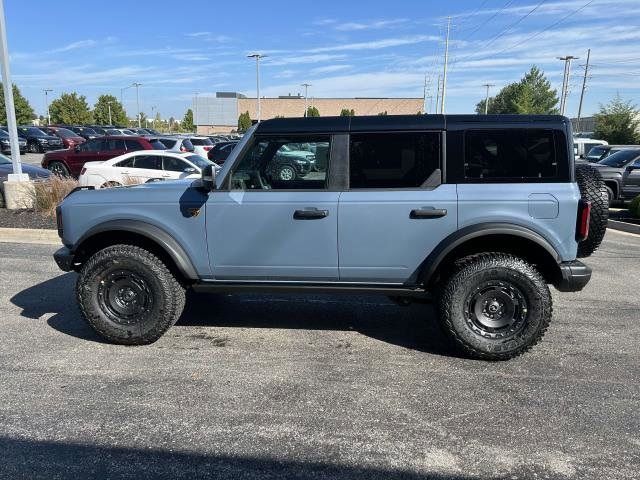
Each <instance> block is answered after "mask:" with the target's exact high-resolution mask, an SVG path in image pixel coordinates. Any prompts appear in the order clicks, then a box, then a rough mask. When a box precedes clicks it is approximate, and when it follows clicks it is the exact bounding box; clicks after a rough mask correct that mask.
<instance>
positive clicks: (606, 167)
mask: <svg viewBox="0 0 640 480" xmlns="http://www.w3.org/2000/svg"><path fill="white" fill-rule="evenodd" d="M593 166H594V167H596V168H597V169H598V171H599V172H600V175H602V178H603V180H604V183H605V185H606V186H607V193H608V194H609V203H612V202H615V201H620V200H632V199H633V198H634V197H635V196H636V195H638V194H640V191H638V188H640V184H638V174H639V173H640V172H636V171H635V170H636V169H637V168H640V147H638V148H627V149H624V150H619V151H617V152H616V153H614V154H613V155H609V156H608V157H606V158H604V159H603V160H600V161H599V162H598V163H594V164H593ZM630 167H632V168H630Z"/></svg>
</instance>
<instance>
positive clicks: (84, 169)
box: [80, 167, 87, 175]
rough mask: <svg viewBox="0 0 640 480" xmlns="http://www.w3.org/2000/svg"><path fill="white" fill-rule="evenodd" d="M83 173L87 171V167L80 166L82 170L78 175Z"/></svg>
mask: <svg viewBox="0 0 640 480" xmlns="http://www.w3.org/2000/svg"><path fill="white" fill-rule="evenodd" d="M85 173H87V169H86V168H84V167H82V170H80V175H84V174H85Z"/></svg>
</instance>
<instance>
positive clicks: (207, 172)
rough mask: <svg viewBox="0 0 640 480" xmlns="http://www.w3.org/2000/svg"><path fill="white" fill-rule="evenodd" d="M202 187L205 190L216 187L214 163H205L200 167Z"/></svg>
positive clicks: (208, 190)
mask: <svg viewBox="0 0 640 480" xmlns="http://www.w3.org/2000/svg"><path fill="white" fill-rule="evenodd" d="M202 188H204V189H205V190H206V191H207V192H210V191H211V190H215V188H216V168H215V165H207V166H206V167H204V168H203V169H202Z"/></svg>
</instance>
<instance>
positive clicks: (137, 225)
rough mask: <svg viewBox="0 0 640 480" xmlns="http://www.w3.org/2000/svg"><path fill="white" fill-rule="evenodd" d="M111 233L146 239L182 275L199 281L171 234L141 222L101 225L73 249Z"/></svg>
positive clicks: (116, 221)
mask: <svg viewBox="0 0 640 480" xmlns="http://www.w3.org/2000/svg"><path fill="white" fill-rule="evenodd" d="M109 232H130V233H135V234H138V235H141V236H143V237H146V238H147V239H148V240H151V241H152V242H154V243H155V244H157V245H158V246H159V247H160V248H162V249H163V250H164V251H165V252H166V253H167V255H169V257H170V258H171V259H172V260H173V262H174V263H175V265H176V267H177V268H178V270H179V271H180V273H181V274H182V275H183V276H184V277H185V278H186V279H189V280H198V279H199V278H200V276H199V275H198V273H197V271H196V269H195V267H194V266H193V262H192V261H191V258H189V255H188V254H187V252H186V251H185V250H184V248H182V246H181V245H180V244H179V243H178V242H177V241H176V239H175V238H173V237H172V236H171V235H170V234H169V233H167V232H166V231H165V230H163V229H162V228H160V227H157V226H156V225H153V224H151V223H147V222H143V221H140V220H110V221H108V222H104V223H100V224H98V225H96V226H94V227H92V228H90V229H89V230H87V232H85V234H84V235H82V237H80V239H79V240H78V241H77V242H76V243H75V245H74V246H73V247H72V248H71V251H73V252H76V251H77V250H78V248H81V247H82V244H83V243H84V242H86V241H87V240H89V239H90V238H92V237H95V236H96V235H99V234H101V233H109Z"/></svg>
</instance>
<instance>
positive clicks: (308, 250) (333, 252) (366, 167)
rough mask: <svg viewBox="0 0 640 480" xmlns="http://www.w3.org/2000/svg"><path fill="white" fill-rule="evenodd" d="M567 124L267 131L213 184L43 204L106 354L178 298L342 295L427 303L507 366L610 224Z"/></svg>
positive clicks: (140, 334) (391, 124)
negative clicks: (317, 162)
mask: <svg viewBox="0 0 640 480" xmlns="http://www.w3.org/2000/svg"><path fill="white" fill-rule="evenodd" d="M570 125H571V124H570V122H569V120H568V119H567V118H565V117H561V116H525V115H514V116H511V115H504V116H502V115H501V116H497V115H495V116H494V115H482V116H477V115H473V116H471V115H447V116H443V115H418V116H416V115H412V116H373V117H323V118H302V119H273V120H267V121H263V122H262V123H259V124H257V125H255V126H253V127H252V128H251V129H250V130H249V131H248V132H247V134H246V135H245V136H244V138H243V139H242V141H241V142H240V143H239V144H238V145H237V147H236V148H235V149H234V150H233V152H232V153H231V155H230V156H229V158H228V159H227V161H226V162H225V164H224V166H223V167H222V169H221V170H220V171H219V172H218V171H216V170H215V169H214V168H213V167H212V166H209V167H207V168H205V169H204V170H203V172H202V177H201V178H199V179H196V180H184V181H171V182H157V183H148V184H144V185H140V186H135V187H130V188H117V189H107V190H93V191H86V190H81V191H75V192H73V193H72V194H70V195H69V196H68V197H67V198H66V199H65V200H64V201H63V202H62V203H61V204H60V206H59V207H58V209H57V219H58V229H59V235H60V237H61V238H62V242H63V244H64V247H63V248H62V249H60V250H59V251H57V252H56V253H55V255H54V258H55V260H56V262H57V264H58V265H59V267H60V268H61V269H62V270H64V271H71V270H75V271H77V272H79V276H78V279H77V286H76V295H77V301H78V303H79V305H80V308H81V311H82V312H83V315H84V317H85V319H86V320H87V322H88V323H89V324H90V325H91V326H92V327H93V328H94V329H95V330H96V331H97V332H98V333H99V334H101V335H102V336H103V337H105V338H106V339H108V340H110V341H112V342H116V343H120V344H129V345H131V344H136V345H138V344H148V343H151V342H154V341H156V340H157V339H158V338H160V337H161V336H162V334H163V333H164V332H165V331H166V330H167V329H168V328H169V327H171V326H172V325H173V324H174V323H175V322H176V321H177V319H178V318H179V317H180V315H181V313H182V310H183V307H184V305H185V289H187V288H192V289H194V290H197V291H203V292H246V291H269V292H298V293H299V292H306V293H312V292H343V293H344V292H346V293H351V294H354V295H362V294H383V295H387V296H389V297H390V298H392V299H394V300H395V301H397V302H398V303H400V304H407V303H409V302H411V301H428V300H434V301H435V302H436V304H437V306H438V312H439V318H440V322H441V324H442V325H443V327H444V329H445V330H446V331H447V332H448V334H449V335H450V337H451V338H452V339H453V340H454V342H455V343H456V344H457V345H458V346H459V347H460V348H461V349H462V350H463V351H464V352H466V353H467V354H468V355H469V356H472V357H476V358H483V359H492V360H503V359H508V358H511V357H514V356H517V355H519V354H520V353H522V352H524V351H526V350H527V349H529V348H530V347H531V346H532V345H534V344H535V343H537V342H538V341H539V340H540V339H541V338H542V336H543V334H544V333H545V330H546V329H547V326H548V325H549V322H550V320H551V310H552V304H551V293H550V290H549V287H548V285H549V284H551V285H554V286H555V287H556V288H557V289H558V290H560V291H578V290H581V289H582V288H583V287H584V286H585V285H586V284H587V282H588V281H589V279H590V277H591V270H590V268H589V267H587V266H586V265H584V264H583V263H581V262H580V261H578V260H577V259H576V257H584V256H588V255H590V254H591V253H592V252H593V251H594V250H595V249H596V248H597V247H598V245H599V244H600V242H601V240H602V237H603V235H604V231H605V228H606V222H607V207H608V204H607V193H606V189H605V187H604V184H603V183H602V180H601V178H600V177H599V174H598V173H597V171H595V169H592V168H591V167H590V166H588V165H585V166H584V167H579V168H577V169H575V170H574V158H573V143H572V138H571V127H570ZM301 148H305V149H306V150H305V151H311V152H314V151H315V152H316V153H315V155H317V156H318V155H322V156H326V158H327V161H328V163H327V167H326V168H322V169H319V170H317V171H307V173H306V174H297V175H295V176H292V177H287V178H283V177H282V176H281V175H274V174H273V171H274V170H277V168H274V166H277V165H279V164H280V163H281V161H282V157H283V155H282V152H286V151H291V150H294V151H300V149H301ZM589 228H591V230H590V231H589ZM425 317H427V315H426V314H425Z"/></svg>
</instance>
